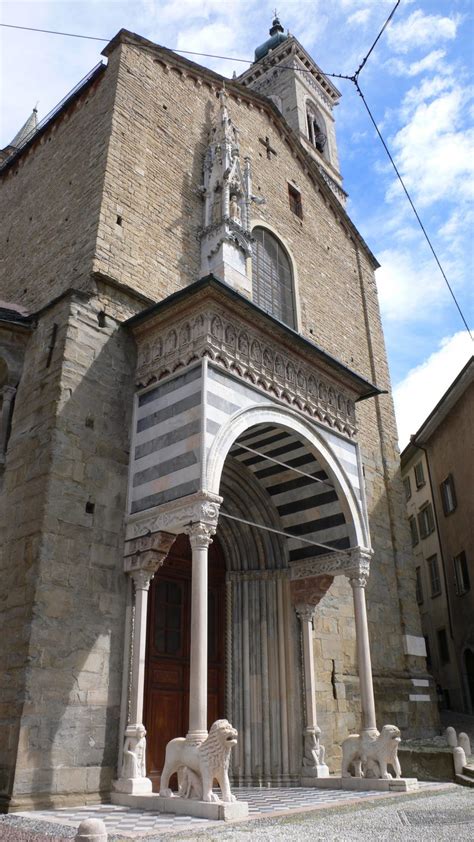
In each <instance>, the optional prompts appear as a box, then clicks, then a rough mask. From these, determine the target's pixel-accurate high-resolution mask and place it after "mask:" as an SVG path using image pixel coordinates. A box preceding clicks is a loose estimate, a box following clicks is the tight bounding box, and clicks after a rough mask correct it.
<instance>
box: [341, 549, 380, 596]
mask: <svg viewBox="0 0 474 842" xmlns="http://www.w3.org/2000/svg"><path fill="white" fill-rule="evenodd" d="M373 554H374V551H373V550H371V549H367V548H365V547H355V549H353V550H351V563H350V566H349V567H348V568H347V570H345V571H344V575H345V576H347V578H348V579H349V581H350V583H351V586H352V588H365V586H366V584H367V582H368V579H369V575H370V562H371V559H372V556H373Z"/></svg>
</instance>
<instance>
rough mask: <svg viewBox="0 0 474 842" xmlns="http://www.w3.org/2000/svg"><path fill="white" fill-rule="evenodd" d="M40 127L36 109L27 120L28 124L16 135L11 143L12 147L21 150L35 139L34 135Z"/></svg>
mask: <svg viewBox="0 0 474 842" xmlns="http://www.w3.org/2000/svg"><path fill="white" fill-rule="evenodd" d="M37 126H38V109H37V108H36V105H35V107H34V108H33V111H32V112H31V114H30V116H29V117H28V119H27V120H26V122H25V123H24V124H23V126H22V127H21V129H20V131H19V132H17V133H16V135H15V137H14V138H13V140H12V141H11V143H10V146H14V147H15V148H16V149H20V148H21V147H22V146H24V145H25V143H26V142H27V141H28V140H30V138H32V137H33V135H34V133H35V132H36V129H37Z"/></svg>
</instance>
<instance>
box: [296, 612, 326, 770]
mask: <svg viewBox="0 0 474 842" xmlns="http://www.w3.org/2000/svg"><path fill="white" fill-rule="evenodd" d="M295 610H296V613H297V615H298V617H299V619H300V623H301V636H302V641H303V673H304V695H305V711H306V722H305V729H304V732H303V738H304V755H303V767H302V772H301V775H302V777H308V778H327V777H328V776H329V769H328V767H327V766H326V764H325V763H324V755H325V749H324V746H322V745H321V744H320V742H319V738H320V735H321V729H320V728H319V726H318V723H317V715H316V678H315V670H314V650H313V617H314V612H315V610H316V606H315V605H310V604H306V603H305V604H303V603H300V604H298V605H296V606H295Z"/></svg>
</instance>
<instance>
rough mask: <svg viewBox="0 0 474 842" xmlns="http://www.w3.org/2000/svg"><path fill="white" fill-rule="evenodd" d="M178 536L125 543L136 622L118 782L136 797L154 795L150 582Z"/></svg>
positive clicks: (118, 787)
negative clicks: (147, 712)
mask: <svg viewBox="0 0 474 842" xmlns="http://www.w3.org/2000/svg"><path fill="white" fill-rule="evenodd" d="M175 537H176V536H175V535H173V534H169V533H166V532H157V533H154V534H152V535H146V536H142V537H140V538H137V539H133V540H131V541H127V542H126V544H125V553H126V554H125V558H124V568H125V572H126V573H128V575H129V576H130V578H131V580H132V582H133V621H132V624H131V634H130V653H131V657H130V662H129V688H128V693H127V697H128V698H127V699H126V702H127V706H128V715H127V726H126V728H125V733H124V745H123V750H122V753H121V758H122V763H121V769H120V776H119V778H118V780H117V781H115V782H114V788H115V789H116V790H118V791H119V792H126V793H129V794H130V793H131V794H134V795H137V794H143V793H146V792H151V781H150V780H149V778H147V777H146V739H145V737H146V731H145V728H144V726H143V704H144V691H145V656H146V630H147V613H148V591H149V589H150V582H151V580H152V579H153V576H154V575H155V573H156V572H157V570H158V569H159V568H160V567H161V566H162V565H163V562H164V560H165V558H166V556H167V554H168V552H169V549H170V547H171V545H172V543H173V541H174V540H175Z"/></svg>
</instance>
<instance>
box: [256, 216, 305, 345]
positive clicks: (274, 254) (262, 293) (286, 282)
mask: <svg viewBox="0 0 474 842" xmlns="http://www.w3.org/2000/svg"><path fill="white" fill-rule="evenodd" d="M252 236H253V238H254V244H253V247H252V298H253V301H254V303H255V304H257V305H258V306H259V307H261V308H262V310H265V312H266V313H270V315H271V316H274V317H275V318H276V319H278V320H279V321H281V322H283V323H284V324H286V325H288V326H289V327H292V328H295V327H296V318H295V300H294V290H293V272H292V270H291V263H290V259H289V257H288V254H287V252H286V251H285V249H284V248H283V246H282V245H281V243H280V242H279V240H277V238H276V237H275V236H274V235H273V234H271V233H270V231H267V229H266V228H259V227H257V228H254V229H253V231H252Z"/></svg>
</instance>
